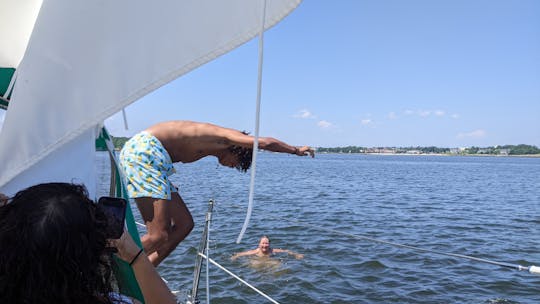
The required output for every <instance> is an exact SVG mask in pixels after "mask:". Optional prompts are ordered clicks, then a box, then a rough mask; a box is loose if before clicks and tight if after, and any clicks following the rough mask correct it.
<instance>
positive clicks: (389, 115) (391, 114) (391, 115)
mask: <svg viewBox="0 0 540 304" xmlns="http://www.w3.org/2000/svg"><path fill="white" fill-rule="evenodd" d="M396 118H397V115H396V113H394V112H390V113H388V119H396Z"/></svg>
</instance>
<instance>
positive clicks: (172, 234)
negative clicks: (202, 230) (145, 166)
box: [148, 192, 194, 266]
mask: <svg viewBox="0 0 540 304" xmlns="http://www.w3.org/2000/svg"><path fill="white" fill-rule="evenodd" d="M167 203H169V204H170V206H169V213H170V216H171V218H170V222H169V223H170V224H171V225H172V226H171V229H170V230H169V235H168V238H167V241H166V242H164V243H163V244H162V245H161V246H159V248H158V249H157V251H155V252H152V253H150V254H149V255H148V258H149V259H150V261H152V264H154V266H157V265H158V264H159V263H161V261H163V259H164V258H166V257H167V256H169V254H171V252H172V251H173V250H174V249H175V248H176V246H178V244H179V243H180V242H181V241H183V240H184V239H185V238H186V236H188V234H189V233H190V232H191V230H193V225H194V224H193V217H192V216H191V213H190V212H189V209H188V208H187V206H186V204H185V203H184V200H182V197H181V196H180V195H179V194H178V192H172V193H171V201H168V202H167Z"/></svg>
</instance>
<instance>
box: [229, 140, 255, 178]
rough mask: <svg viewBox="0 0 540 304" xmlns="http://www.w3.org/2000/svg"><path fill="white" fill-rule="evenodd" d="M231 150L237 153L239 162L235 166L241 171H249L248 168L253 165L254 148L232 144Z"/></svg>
mask: <svg viewBox="0 0 540 304" xmlns="http://www.w3.org/2000/svg"><path fill="white" fill-rule="evenodd" d="M229 152H230V153H232V154H234V155H236V157H237V158H238V164H237V165H236V166H235V168H236V169H237V170H238V171H240V172H247V170H248V169H249V168H250V167H251V160H252V158H253V150H252V149H250V148H244V147H240V146H230V147H229Z"/></svg>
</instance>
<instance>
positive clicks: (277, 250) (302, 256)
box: [274, 248, 304, 260]
mask: <svg viewBox="0 0 540 304" xmlns="http://www.w3.org/2000/svg"><path fill="white" fill-rule="evenodd" d="M274 252H275V253H281V252H284V253H287V254H290V255H292V256H294V257H295V258H296V259H297V260H301V259H303V258H304V255H303V254H301V253H297V252H294V251H292V250H287V249H279V248H276V249H274Z"/></svg>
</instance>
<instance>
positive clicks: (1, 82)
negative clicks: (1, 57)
mask: <svg viewBox="0 0 540 304" xmlns="http://www.w3.org/2000/svg"><path fill="white" fill-rule="evenodd" d="M13 73H15V69H14V68H0V96H4V94H5V93H6V91H7V88H8V87H9V83H10V82H11V77H13ZM8 97H9V96H8Z"/></svg>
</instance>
